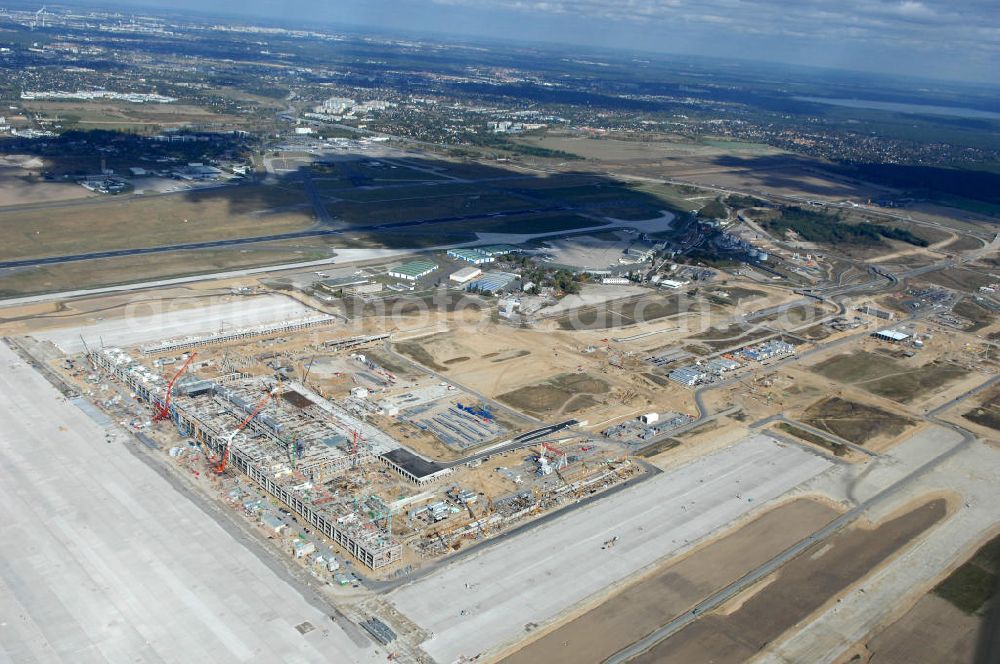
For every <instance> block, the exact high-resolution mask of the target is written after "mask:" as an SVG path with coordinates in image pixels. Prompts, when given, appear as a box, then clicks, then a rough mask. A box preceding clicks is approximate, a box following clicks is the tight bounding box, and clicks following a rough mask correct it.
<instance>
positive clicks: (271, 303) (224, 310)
mask: <svg viewBox="0 0 1000 664" xmlns="http://www.w3.org/2000/svg"><path fill="white" fill-rule="evenodd" d="M210 301H211V304H206V305H202V306H194V307H190V306H186V305H185V303H184V301H182V300H181V301H177V302H172V301H170V300H165V301H164V300H157V301H154V302H145V301H143V300H141V299H138V300H137V301H136V302H135V303H134V304H131V305H128V306H127V307H126V308H125V311H124V315H114V316H110V317H108V318H106V319H104V320H97V316H99V315H100V314H93V316H92V318H93V320H92V321H90V322H88V323H87V324H83V325H76V326H73V327H65V328H59V329H54V330H47V331H44V332H38V333H35V334H33V335H32V336H34V337H35V338H36V339H41V340H45V341H51V342H52V343H54V344H55V345H56V346H58V347H59V348H60V349H61V350H62V351H63V352H64V353H67V354H72V353H80V352H83V341H81V339H80V337H81V336H82V337H83V339H84V340H86V342H87V345H88V346H90V347H91V348H98V347H100V344H101V342H103V343H104V345H105V346H137V345H139V344H144V343H148V342H151V341H160V340H165V339H174V338H178V337H186V336H192V335H195V336H196V335H204V334H209V333H212V332H218V331H219V330H220V329H225V330H233V329H236V328H243V327H251V326H254V325H264V324H266V323H276V322H279V321H285V320H293V319H296V318H304V317H306V316H310V315H316V313H317V312H316V310H315V309H312V308H311V307H307V306H306V305H304V304H302V303H301V302H298V301H297V300H293V299H292V298H290V297H286V296H284V295H261V296H254V297H241V296H230V295H224V296H216V297H214V298H211V300H210Z"/></svg>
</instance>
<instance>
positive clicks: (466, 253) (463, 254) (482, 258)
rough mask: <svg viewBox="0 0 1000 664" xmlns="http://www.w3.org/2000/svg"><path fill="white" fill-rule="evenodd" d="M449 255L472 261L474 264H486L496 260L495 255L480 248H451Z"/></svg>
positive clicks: (468, 261) (456, 258)
mask: <svg viewBox="0 0 1000 664" xmlns="http://www.w3.org/2000/svg"><path fill="white" fill-rule="evenodd" d="M448 257H449V258H454V259H455V260H460V261H465V262H466V263H472V264H473V265H485V264H486V263H492V262H493V261H495V260H496V259H495V258H493V256H490V255H489V254H487V253H486V252H484V251H480V250H479V249H449V250H448Z"/></svg>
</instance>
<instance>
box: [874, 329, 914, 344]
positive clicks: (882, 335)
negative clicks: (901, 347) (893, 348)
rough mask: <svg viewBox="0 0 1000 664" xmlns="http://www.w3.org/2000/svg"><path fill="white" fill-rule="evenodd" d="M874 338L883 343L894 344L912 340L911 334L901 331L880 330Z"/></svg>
mask: <svg viewBox="0 0 1000 664" xmlns="http://www.w3.org/2000/svg"><path fill="white" fill-rule="evenodd" d="M872 336H873V337H875V338H876V339H879V340H881V341H888V342H890V343H894V344H898V343H900V342H903V341H906V340H907V339H909V338H910V335H909V334H907V333H906V332H900V331H899V330H879V331H878V332H873V333H872Z"/></svg>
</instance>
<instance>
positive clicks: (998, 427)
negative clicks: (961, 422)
mask: <svg viewBox="0 0 1000 664" xmlns="http://www.w3.org/2000/svg"><path fill="white" fill-rule="evenodd" d="M963 417H964V418H965V419H967V420H970V421H972V422H975V423H976V424H978V425H980V426H984V427H989V428H990V429H993V430H994V431H1000V387H995V388H993V389H991V390H989V391H988V392H987V394H986V396H985V397H984V398H983V400H982V401H981V402H980V404H979V406H977V407H976V408H973V409H972V410H970V411H968V412H967V413H965V414H964V415H963Z"/></svg>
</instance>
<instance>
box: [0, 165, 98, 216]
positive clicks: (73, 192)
mask: <svg viewBox="0 0 1000 664" xmlns="http://www.w3.org/2000/svg"><path fill="white" fill-rule="evenodd" d="M41 167H42V163H41V160H40V159H38V158H35V157H28V156H26V155H24V156H22V155H6V156H3V157H0V207H4V206H7V205H29V204H31V203H45V202H48V201H64V200H69V199H73V198H88V197H93V196H96V194H93V193H91V192H89V191H87V190H86V189H84V188H83V187H81V186H80V185H78V184H76V183H75V182H46V181H44V180H41V179H40V178H37V177H29V173H37V172H38V171H39V170H41Z"/></svg>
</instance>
